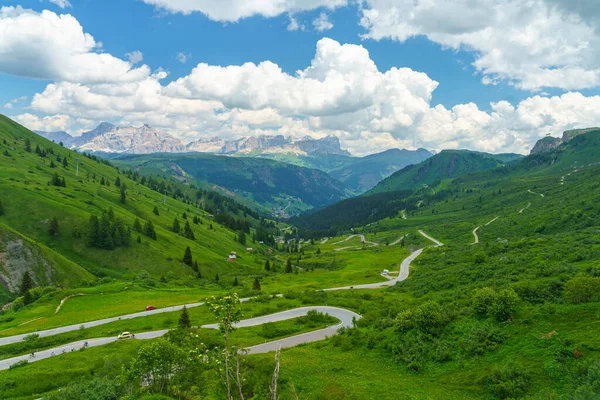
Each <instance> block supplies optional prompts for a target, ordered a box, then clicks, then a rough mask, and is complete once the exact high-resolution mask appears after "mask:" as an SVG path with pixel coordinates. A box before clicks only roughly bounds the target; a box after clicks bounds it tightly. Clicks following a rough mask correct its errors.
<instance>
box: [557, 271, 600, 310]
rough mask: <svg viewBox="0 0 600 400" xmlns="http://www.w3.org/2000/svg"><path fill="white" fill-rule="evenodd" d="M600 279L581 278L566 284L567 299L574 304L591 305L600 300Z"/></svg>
mask: <svg viewBox="0 0 600 400" xmlns="http://www.w3.org/2000/svg"><path fill="white" fill-rule="evenodd" d="M599 292H600V278H596V277H591V278H590V277H585V276H580V277H576V278H573V279H571V280H569V281H568V282H567V283H566V284H565V298H566V299H567V301H569V302H570V303H572V304H582V303H589V302H591V301H594V300H597V299H598V293H599Z"/></svg>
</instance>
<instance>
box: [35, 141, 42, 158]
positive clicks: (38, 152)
mask: <svg viewBox="0 0 600 400" xmlns="http://www.w3.org/2000/svg"><path fill="white" fill-rule="evenodd" d="M35 154H37V155H38V156H41V155H42V149H40V146H39V145H38V144H36V145H35Z"/></svg>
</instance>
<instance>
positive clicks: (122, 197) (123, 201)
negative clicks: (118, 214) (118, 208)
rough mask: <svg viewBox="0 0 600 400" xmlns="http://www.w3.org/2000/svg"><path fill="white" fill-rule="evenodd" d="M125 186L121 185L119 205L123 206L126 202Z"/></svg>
mask: <svg viewBox="0 0 600 400" xmlns="http://www.w3.org/2000/svg"><path fill="white" fill-rule="evenodd" d="M126 190H127V186H125V184H122V185H121V204H125V202H126V201H127V192H126Z"/></svg>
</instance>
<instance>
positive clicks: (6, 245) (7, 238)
mask: <svg viewBox="0 0 600 400" xmlns="http://www.w3.org/2000/svg"><path fill="white" fill-rule="evenodd" d="M27 271H29V274H30V275H31V278H32V279H33V281H34V282H35V283H36V285H51V284H52V283H53V281H52V274H53V268H52V265H51V264H50V263H49V262H48V261H47V260H45V259H44V257H43V255H42V254H41V252H40V251H39V249H37V248H35V247H34V246H33V245H31V244H29V243H27V242H26V241H25V240H23V239H22V238H21V237H19V236H17V235H14V234H12V233H7V232H2V231H0V284H2V286H4V287H5V288H6V289H8V290H9V291H10V292H16V291H18V290H19V285H20V284H21V279H22V278H23V274H24V273H25V272H27Z"/></svg>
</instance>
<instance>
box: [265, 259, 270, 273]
mask: <svg viewBox="0 0 600 400" xmlns="http://www.w3.org/2000/svg"><path fill="white" fill-rule="evenodd" d="M270 270H271V263H270V262H269V260H267V261H265V271H270Z"/></svg>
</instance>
